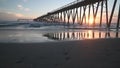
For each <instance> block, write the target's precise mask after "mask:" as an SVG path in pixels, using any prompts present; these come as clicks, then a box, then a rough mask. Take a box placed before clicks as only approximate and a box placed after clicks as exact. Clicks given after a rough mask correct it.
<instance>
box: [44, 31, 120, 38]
mask: <svg viewBox="0 0 120 68" xmlns="http://www.w3.org/2000/svg"><path fill="white" fill-rule="evenodd" d="M44 36H45V37H48V38H49V39H53V40H85V39H102V38H120V33H119V32H114V31H94V30H86V31H69V32H57V33H47V34H44Z"/></svg>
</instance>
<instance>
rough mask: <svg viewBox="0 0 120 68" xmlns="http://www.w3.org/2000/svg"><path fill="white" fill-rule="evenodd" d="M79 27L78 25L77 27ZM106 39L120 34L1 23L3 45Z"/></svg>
mask: <svg viewBox="0 0 120 68" xmlns="http://www.w3.org/2000/svg"><path fill="white" fill-rule="evenodd" d="M78 26H79V25H76V27H78ZM104 38H120V32H119V31H115V30H111V31H106V30H90V29H85V30H83V29H68V28H66V27H65V26H64V24H58V23H56V24H55V23H45V22H33V21H19V22H18V21H3V22H0V42H1V43H40V42H59V41H73V40H87V39H104Z"/></svg>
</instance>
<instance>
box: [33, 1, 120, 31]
mask: <svg viewBox="0 0 120 68" xmlns="http://www.w3.org/2000/svg"><path fill="white" fill-rule="evenodd" d="M108 2H109V0H76V1H74V2H72V3H69V4H67V5H64V6H62V7H60V8H58V9H56V10H53V11H51V12H48V13H47V14H45V15H42V16H40V17H38V18H36V19H34V21H37V22H47V23H64V24H65V25H67V26H69V25H70V24H72V25H73V26H74V24H79V25H87V26H92V27H93V28H95V27H96V25H97V26H99V28H102V24H105V28H106V29H111V28H112V27H111V24H112V21H113V20H114V17H116V20H114V23H115V25H116V27H115V28H116V30H119V28H120V27H119V23H120V3H119V1H118V0H113V3H111V4H108ZM111 6H112V7H111ZM109 7H110V9H111V10H109ZM117 7H119V8H117ZM115 10H116V11H117V13H116V12H115Z"/></svg>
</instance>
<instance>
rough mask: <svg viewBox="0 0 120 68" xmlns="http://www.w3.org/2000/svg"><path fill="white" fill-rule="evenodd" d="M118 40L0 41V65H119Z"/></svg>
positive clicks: (61, 67) (62, 67) (105, 67)
mask: <svg viewBox="0 0 120 68" xmlns="http://www.w3.org/2000/svg"><path fill="white" fill-rule="evenodd" d="M119 41H120V39H118V38H116V39H99V40H78V41H61V42H43V43H0V68H120V42H119Z"/></svg>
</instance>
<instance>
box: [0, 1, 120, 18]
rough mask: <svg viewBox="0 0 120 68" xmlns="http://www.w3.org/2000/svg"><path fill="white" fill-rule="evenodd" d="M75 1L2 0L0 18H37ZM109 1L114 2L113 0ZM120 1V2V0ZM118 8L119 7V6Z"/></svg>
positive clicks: (0, 2)
mask: <svg viewBox="0 0 120 68" xmlns="http://www.w3.org/2000/svg"><path fill="white" fill-rule="evenodd" d="M73 1H74V0H0V20H15V19H17V18H36V17H38V16H41V15H43V14H46V13H47V12H49V11H52V10H54V9H57V8H59V7H61V6H64V5H66V4H68V3H70V2H73ZM109 1H110V2H112V1H113V0H109ZM118 3H120V0H118ZM118 3H117V4H118ZM109 8H110V7H109ZM116 9H118V7H117V8H116Z"/></svg>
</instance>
